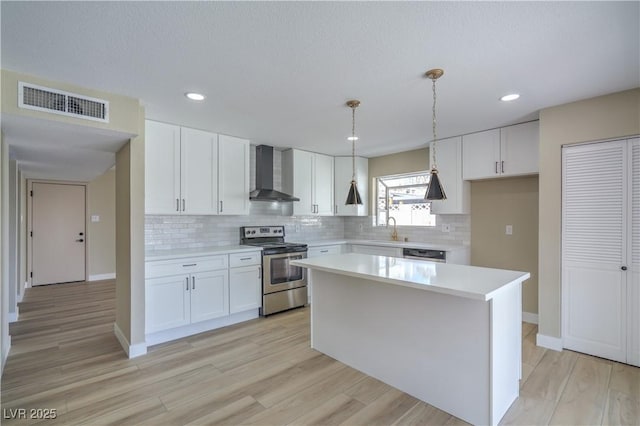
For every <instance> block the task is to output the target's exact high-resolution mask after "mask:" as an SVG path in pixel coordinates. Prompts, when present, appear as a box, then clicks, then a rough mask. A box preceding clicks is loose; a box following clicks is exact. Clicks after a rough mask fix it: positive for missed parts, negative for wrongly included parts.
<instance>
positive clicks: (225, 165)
mask: <svg viewBox="0 0 640 426" xmlns="http://www.w3.org/2000/svg"><path fill="white" fill-rule="evenodd" d="M145 133H146V134H145V212H146V213H147V214H173V215H175V214H194V215H213V214H237V215H242V214H248V213H249V141H247V140H244V139H239V138H234V137H231V136H225V135H220V136H218V135H217V134H215V133H211V132H205V131H202V130H196V129H190V128H186V127H179V126H174V125H171V124H165V123H159V122H155V121H149V120H147V121H146V127H145Z"/></svg>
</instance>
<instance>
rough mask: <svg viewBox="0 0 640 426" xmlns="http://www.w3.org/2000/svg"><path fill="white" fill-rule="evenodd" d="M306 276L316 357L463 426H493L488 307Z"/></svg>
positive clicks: (391, 287)
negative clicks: (383, 385) (465, 425)
mask: <svg viewBox="0 0 640 426" xmlns="http://www.w3.org/2000/svg"><path fill="white" fill-rule="evenodd" d="M309 273H310V274H311V276H312V277H313V283H314V285H313V288H312V291H313V296H312V299H313V304H312V305H311V335H312V342H311V344H312V347H313V348H314V349H316V350H318V351H320V352H323V353H325V354H327V355H329V356H331V357H333V358H335V359H337V360H339V361H340V362H343V363H345V364H347V365H349V366H351V367H353V368H355V369H357V370H360V371H362V372H364V373H366V374H368V375H370V376H373V377H375V378H377V379H379V380H381V381H383V382H385V383H388V384H390V385H391V386H394V387H396V388H398V389H400V390H402V391H404V392H407V393H408V394H410V395H413V396H415V397H416V398H419V399H421V400H423V401H425V402H427V403H429V404H431V405H434V406H435V407H438V408H440V409H442V410H444V411H446V412H448V413H451V414H453V415H455V416H457V417H459V418H461V419H463V420H465V421H468V422H470V423H474V424H488V423H489V422H490V415H491V409H490V368H489V366H490V311H489V309H490V308H489V303H488V302H484V301H478V300H472V299H466V298H461V297H456V296H449V295H444V294H439V293H434V292H430V291H425V290H419V289H413V288H409V287H404V286H397V285H393V284H386V283H381V282H378V281H370V280H366V279H361V278H354V277H349V276H345V275H340V274H334V273H330V272H324V271H319V270H309Z"/></svg>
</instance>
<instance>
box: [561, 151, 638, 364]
mask: <svg viewBox="0 0 640 426" xmlns="http://www.w3.org/2000/svg"><path fill="white" fill-rule="evenodd" d="M626 155H627V141H616V142H607V143H600V144H592V145H583V146H573V147H567V148H564V149H563V167H562V169H563V175H562V185H563V190H562V317H563V321H562V323H563V333H562V335H563V342H564V346H565V347H566V348H568V349H573V350H576V351H579V352H585V353H589V354H592V355H596V356H601V357H604V358H608V359H613V360H616V361H621V362H626V360H627V273H626V271H625V270H623V267H624V266H625V265H626V259H627V241H628V240H627V239H628V231H627V216H628V209H627V201H626V200H627V190H628V184H629V179H628V175H627V170H628V168H627V164H626V163H627V156H626Z"/></svg>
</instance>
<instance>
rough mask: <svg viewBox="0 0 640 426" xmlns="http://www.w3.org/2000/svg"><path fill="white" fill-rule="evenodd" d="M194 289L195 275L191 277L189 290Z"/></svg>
mask: <svg viewBox="0 0 640 426" xmlns="http://www.w3.org/2000/svg"><path fill="white" fill-rule="evenodd" d="M195 289H196V277H191V290H195Z"/></svg>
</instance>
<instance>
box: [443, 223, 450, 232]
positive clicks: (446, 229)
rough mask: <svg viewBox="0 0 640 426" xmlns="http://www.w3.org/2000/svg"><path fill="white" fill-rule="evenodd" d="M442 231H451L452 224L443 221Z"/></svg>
mask: <svg viewBox="0 0 640 426" xmlns="http://www.w3.org/2000/svg"><path fill="white" fill-rule="evenodd" d="M442 232H451V225H449V224H448V223H443V224H442Z"/></svg>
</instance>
